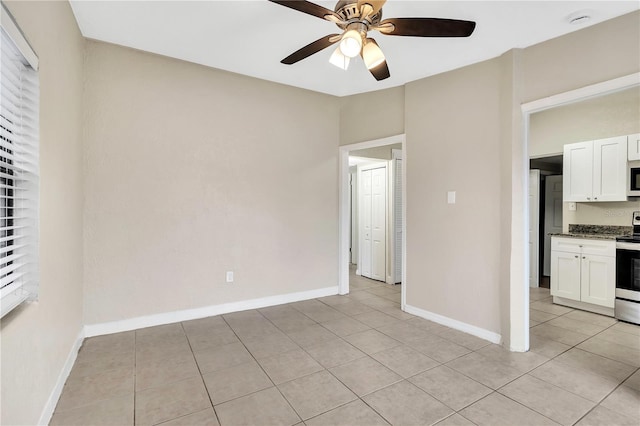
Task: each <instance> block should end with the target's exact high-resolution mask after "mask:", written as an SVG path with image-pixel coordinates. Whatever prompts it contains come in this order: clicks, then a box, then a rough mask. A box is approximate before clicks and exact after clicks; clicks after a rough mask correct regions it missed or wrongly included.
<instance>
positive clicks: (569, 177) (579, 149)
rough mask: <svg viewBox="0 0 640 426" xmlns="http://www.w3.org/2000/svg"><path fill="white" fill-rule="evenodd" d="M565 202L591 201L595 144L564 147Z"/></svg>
mask: <svg viewBox="0 0 640 426" xmlns="http://www.w3.org/2000/svg"><path fill="white" fill-rule="evenodd" d="M562 164H563V170H562V186H563V188H562V194H563V195H562V197H563V201H565V202H567V201H591V197H592V196H593V142H592V141H589V142H578V143H572V144H568V145H565V146H564V156H563V159H562Z"/></svg>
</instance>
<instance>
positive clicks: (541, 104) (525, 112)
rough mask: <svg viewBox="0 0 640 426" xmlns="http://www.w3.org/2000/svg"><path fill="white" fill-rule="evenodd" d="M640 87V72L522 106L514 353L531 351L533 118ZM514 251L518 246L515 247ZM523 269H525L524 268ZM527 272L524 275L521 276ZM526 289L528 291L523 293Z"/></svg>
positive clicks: (515, 194)
mask: <svg viewBox="0 0 640 426" xmlns="http://www.w3.org/2000/svg"><path fill="white" fill-rule="evenodd" d="M638 86H640V72H637V73H634V74H629V75H626V76H623V77H619V78H614V79H611V80H607V81H603V82H601V83H596V84H592V85H590V86H585V87H582V88H579V89H575V90H570V91H567V92H563V93H559V94H556V95H553V96H549V97H546V98H542V99H538V100H535V101H531V102H527V103H524V104H522V105H521V106H520V109H521V113H522V121H521V129H520V130H521V135H522V153H521V154H522V162H521V168H514V169H513V172H512V182H520V181H522V182H523V185H521V186H518V185H516V186H514V191H513V193H512V195H513V198H514V200H520V203H523V204H521V209H517V210H519V211H521V212H523V213H524V220H523V221H521V218H522V216H520V217H518V216H512V218H513V219H515V220H513V222H512V223H513V224H514V225H515V228H514V227H513V226H512V233H511V241H512V243H515V244H517V246H519V247H521V248H522V249H523V252H522V253H521V254H520V256H518V257H519V260H518V261H516V262H512V263H511V268H510V269H511V275H512V279H511V283H510V290H511V291H510V293H511V294H512V295H514V296H516V297H513V298H511V300H510V303H509V305H510V312H511V314H510V318H509V322H510V323H511V325H512V326H511V330H510V333H511V335H510V341H511V350H513V351H518V352H524V351H528V350H529V284H528V283H529V241H528V238H522V236H524V235H526V234H525V232H526V229H524V228H526V227H528V224H529V205H528V203H529V121H530V117H531V115H532V114H535V113H536V112H541V111H545V110H548V109H551V108H555V107H559V106H563V105H569V104H572V103H576V102H580V101H584V100H587V99H591V98H597V97H600V96H604V95H609V94H612V93H615V92H620V91H622V90H626V89H631V88H633V87H638ZM521 192H522V193H521ZM517 204H519V203H517ZM517 204H516V206H517ZM517 210H516V211H514V214H515V215H517V214H518V213H517ZM518 228H520V229H518ZM512 247H516V246H513V245H512ZM512 254H513V253H512ZM522 266H524V268H523V267H522ZM523 272H524V274H523V275H520V274H522V273H523ZM514 274H515V275H514ZM518 276H520V277H521V279H517V277H518ZM525 286H526V289H525V290H526V291H523V288H525ZM522 296H523V297H522Z"/></svg>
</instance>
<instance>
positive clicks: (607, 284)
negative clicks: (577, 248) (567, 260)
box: [580, 255, 616, 308]
mask: <svg viewBox="0 0 640 426" xmlns="http://www.w3.org/2000/svg"><path fill="white" fill-rule="evenodd" d="M615 270H616V258H615V257H607V256H594V255H582V283H581V292H580V297H581V300H582V301H583V302H587V303H593V304H594V305H601V306H606V307H607V308H613V305H614V302H615V294H614V291H615V279H616V277H615V275H616V272H615Z"/></svg>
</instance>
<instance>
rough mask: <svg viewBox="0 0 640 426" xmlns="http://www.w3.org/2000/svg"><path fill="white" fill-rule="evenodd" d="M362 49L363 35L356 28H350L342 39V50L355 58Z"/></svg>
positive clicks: (349, 56) (347, 55)
mask: <svg viewBox="0 0 640 426" xmlns="http://www.w3.org/2000/svg"><path fill="white" fill-rule="evenodd" d="M360 50H362V35H361V34H360V33H359V32H358V31H356V30H349V31H347V32H346V33H344V36H342V40H341V41H340V51H341V52H342V54H343V55H344V56H346V57H348V58H354V57H356V56H358V55H359V54H360Z"/></svg>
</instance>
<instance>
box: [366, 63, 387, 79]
mask: <svg viewBox="0 0 640 426" xmlns="http://www.w3.org/2000/svg"><path fill="white" fill-rule="evenodd" d="M369 72H370V73H371V75H372V76H373V77H374V78H375V79H376V80H378V81H380V80H384V79H385V78H389V77H391V74H390V73H389V67H388V66H387V61H382V63H381V64H380V65H378V66H377V67H375V68H371V69H370V70H369Z"/></svg>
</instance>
